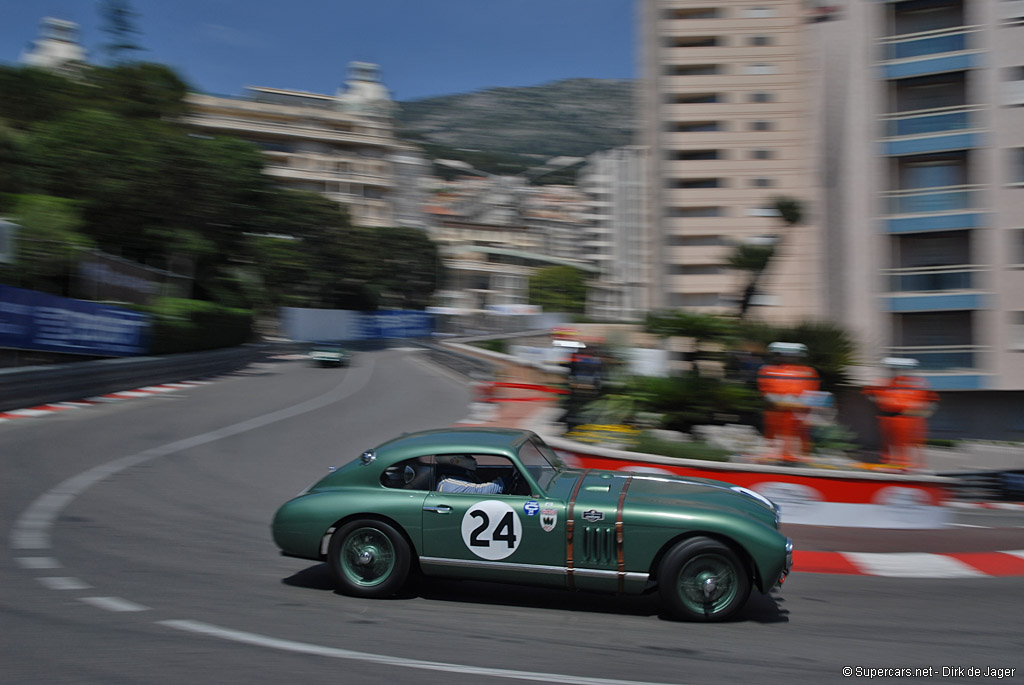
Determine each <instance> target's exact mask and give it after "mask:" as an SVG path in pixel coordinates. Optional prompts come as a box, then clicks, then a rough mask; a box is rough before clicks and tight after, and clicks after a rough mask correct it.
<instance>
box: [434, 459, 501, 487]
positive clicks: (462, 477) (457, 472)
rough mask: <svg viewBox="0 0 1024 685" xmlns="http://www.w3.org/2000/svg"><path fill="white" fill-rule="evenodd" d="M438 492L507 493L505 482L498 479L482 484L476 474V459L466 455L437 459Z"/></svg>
mask: <svg viewBox="0 0 1024 685" xmlns="http://www.w3.org/2000/svg"><path fill="white" fill-rule="evenodd" d="M436 462H437V474H438V480H437V491H438V492H469V493H477V494H481V495H487V494H499V493H502V492H504V491H505V481H504V479H503V478H498V479H497V480H493V481H490V482H484V483H481V482H480V481H479V479H478V478H477V474H476V459H474V458H473V457H471V456H469V455H466V454H444V455H440V456H438V457H437V458H436Z"/></svg>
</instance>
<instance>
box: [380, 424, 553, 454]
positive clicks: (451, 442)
mask: <svg viewBox="0 0 1024 685" xmlns="http://www.w3.org/2000/svg"><path fill="white" fill-rule="evenodd" d="M532 435H533V432H532V431H528V430H524V429H518V428H491V427H487V428H481V427H451V428H435V429H432V430H425V431H419V432H417V433H406V434H405V435H402V436H399V437H397V438H394V439H393V440H389V441H387V442H385V443H384V444H382V445H380V446H378V447H377V448H376V452H377V456H378V457H387V458H388V460H389V461H390V459H391V458H395V459H401V458H404V457H405V456H406V455H408V456H413V455H424V454H439V453H468V454H472V453H474V452H478V453H479V452H490V453H506V452H510V451H511V452H513V453H514V452H516V450H518V449H519V446H520V445H521V444H522V443H523V442H525V441H526V440H528V439H529V438H530V437H531V436H532Z"/></svg>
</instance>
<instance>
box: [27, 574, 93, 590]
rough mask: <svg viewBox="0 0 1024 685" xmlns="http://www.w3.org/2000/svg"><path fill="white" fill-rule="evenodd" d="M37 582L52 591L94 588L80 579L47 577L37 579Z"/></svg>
mask: <svg viewBox="0 0 1024 685" xmlns="http://www.w3.org/2000/svg"><path fill="white" fill-rule="evenodd" d="M36 580H38V581H39V582H40V583H42V584H43V585H45V586H46V587H48V588H50V589H51V590H87V589H89V588H91V587H92V585H89V583H87V582H85V581H84V580H79V579H78V578H67V577H53V576H46V577H43V578H36Z"/></svg>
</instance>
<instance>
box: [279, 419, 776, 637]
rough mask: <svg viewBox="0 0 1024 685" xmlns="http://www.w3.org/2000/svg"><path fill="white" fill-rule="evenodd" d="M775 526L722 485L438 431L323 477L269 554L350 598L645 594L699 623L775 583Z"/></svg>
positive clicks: (487, 431) (763, 502)
mask: <svg viewBox="0 0 1024 685" xmlns="http://www.w3.org/2000/svg"><path fill="white" fill-rule="evenodd" d="M778 520H779V512H778V508H777V507H776V506H775V505H774V504H773V503H772V502H770V501H769V500H767V499H766V498H764V497H762V496H761V495H758V494H757V493H754V492H752V491H750V490H747V489H745V488H740V487H737V486H732V485H729V484H728V483H721V482H718V481H712V480H703V479H689V478H683V477H678V476H666V475H652V474H642V473H624V472H615V471H596V470H575V469H570V468H566V467H565V466H564V465H563V464H562V462H561V460H560V459H559V458H558V456H557V455H556V454H555V452H554V451H553V450H552V449H551V448H550V447H549V446H548V445H547V444H546V443H544V441H543V440H541V438H540V437H539V436H537V435H536V434H535V433H533V432H531V431H528V430H518V429H506V428H442V429H437V430H429V431H423V432H419V433H411V434H407V435H403V436H401V437H399V438H395V439H394V440H390V441H388V442H386V443H384V444H382V445H380V446H378V447H376V448H374V449H371V450H367V451H366V452H364V453H363V454H362V456H360V457H358V458H356V459H354V460H353V461H351V462H349V463H348V464H346V465H344V466H342V467H340V468H337V469H334V468H333V467H332V472H331V473H329V474H328V475H327V476H326V477H324V478H323V479H321V480H320V481H318V482H317V483H315V484H314V485H312V486H310V487H309V488H308V489H307V490H305V491H304V492H303V493H301V494H300V495H298V496H297V497H295V498H293V499H291V500H290V501H288V502H286V503H285V504H284V505H283V506H282V507H281V508H280V509H279V510H278V511H277V514H276V515H275V516H274V522H273V526H272V529H273V535H274V541H275V542H276V543H277V545H278V546H279V547H280V548H281V551H282V554H284V555H286V556H294V557H299V558H303V559H312V560H318V561H320V560H324V559H326V561H327V563H328V565H329V566H330V569H331V572H332V574H333V576H334V578H335V581H336V583H337V586H338V589H339V590H340V591H341V592H343V593H345V594H349V595H354V596H359V597H385V596H388V595H392V594H394V593H396V592H397V591H399V590H400V589H401V588H402V587H403V585H404V584H405V582H406V580H407V579H408V578H409V576H410V575H411V574H413V573H422V574H424V575H427V576H444V577H448V578H470V579H475V580H493V581H500V582H510V583H531V584H537V585H546V586H553V587H562V588H568V589H579V590H595V591H608V592H618V593H643V592H647V591H651V590H655V589H657V590H658V591H659V592H660V594H661V597H662V600H663V602H664V606H665V608H666V610H667V611H666V613H667V614H669V615H670V616H673V617H675V618H681V619H690V620H699V621H714V620H722V619H725V618H728V617H729V616H732V615H733V614H734V613H736V611H738V610H739V609H740V608H741V607H742V606H743V605H744V604H745V603H746V600H747V597H748V596H749V594H750V590H751V588H752V587H757V589H758V590H759V591H761V592H763V593H767V592H769V591H770V590H771V589H772V588H773V587H775V586H777V585H779V584H781V583H782V582H783V581H784V580H785V578H786V575H787V574H788V573H789V570H790V567H791V566H792V549H793V547H792V543H791V541H790V540H789V539H788V538H786V537H785V536H784V535H782V534H781V533H780V532H779V531H778Z"/></svg>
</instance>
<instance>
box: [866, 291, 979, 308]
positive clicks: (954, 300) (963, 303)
mask: <svg viewBox="0 0 1024 685" xmlns="http://www.w3.org/2000/svg"><path fill="white" fill-rule="evenodd" d="M989 299H990V298H989V296H988V295H987V294H986V293H979V292H953V293H947V292H944V291H941V290H940V291H936V292H932V293H930V294H893V295H889V296H888V297H886V298H884V300H885V302H884V304H885V308H886V311H889V312H892V313H894V314H907V313H929V312H931V313H940V312H960V311H969V310H974V309H986V308H988V303H989Z"/></svg>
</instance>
